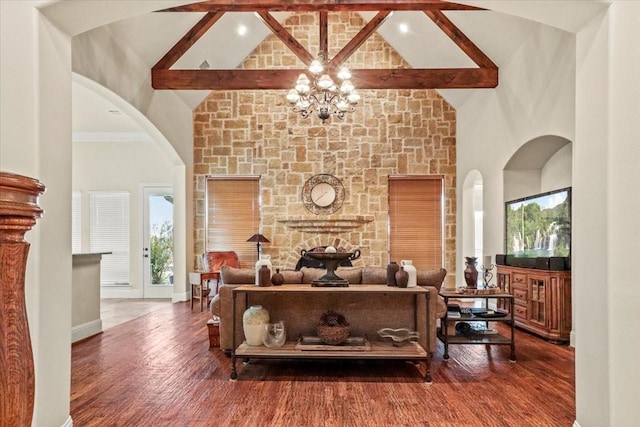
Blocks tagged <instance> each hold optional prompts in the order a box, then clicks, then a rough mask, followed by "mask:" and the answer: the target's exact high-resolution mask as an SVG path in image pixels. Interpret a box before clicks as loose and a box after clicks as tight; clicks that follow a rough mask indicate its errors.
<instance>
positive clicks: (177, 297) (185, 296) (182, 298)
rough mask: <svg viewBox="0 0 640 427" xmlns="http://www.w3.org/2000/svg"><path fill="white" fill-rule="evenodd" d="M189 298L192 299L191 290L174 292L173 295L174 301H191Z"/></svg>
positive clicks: (172, 300) (172, 299)
mask: <svg viewBox="0 0 640 427" xmlns="http://www.w3.org/2000/svg"><path fill="white" fill-rule="evenodd" d="M189 299H191V293H190V292H181V293H179V294H176V293H174V294H173V295H172V296H171V302H173V303H176V302H184V301H189Z"/></svg>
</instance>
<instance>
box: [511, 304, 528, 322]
mask: <svg viewBox="0 0 640 427" xmlns="http://www.w3.org/2000/svg"><path fill="white" fill-rule="evenodd" d="M513 315H514V316H515V317H519V318H521V319H526V318H527V307H526V306H524V305H518V304H516V305H515V306H513Z"/></svg>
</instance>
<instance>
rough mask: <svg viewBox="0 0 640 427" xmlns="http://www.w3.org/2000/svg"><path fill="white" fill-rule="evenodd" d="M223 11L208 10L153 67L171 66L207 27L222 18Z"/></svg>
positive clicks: (165, 67)
mask: <svg viewBox="0 0 640 427" xmlns="http://www.w3.org/2000/svg"><path fill="white" fill-rule="evenodd" d="M222 15H224V12H209V13H207V14H206V15H205V16H204V17H203V18H202V19H201V20H200V21H198V22H197V23H196V25H194V26H193V28H191V29H190V30H189V31H187V33H186V34H185V35H184V36H182V38H181V39H180V41H178V43H176V44H175V45H174V46H173V47H172V48H171V49H170V50H169V52H167V53H166V54H165V55H164V56H163V57H162V58H161V59H160V60H159V61H158V62H157V63H156V65H154V66H153V68H152V70H153V69H167V68H171V66H172V65H173V64H175V63H176V61H177V60H178V59H180V57H181V56H182V55H184V53H185V52H186V51H187V50H189V48H191V46H193V45H194V44H195V42H197V41H198V40H199V39H200V37H202V36H203V35H204V33H206V32H207V31H209V28H211V27H212V26H213V24H215V23H216V22H218V20H219V19H220V18H222Z"/></svg>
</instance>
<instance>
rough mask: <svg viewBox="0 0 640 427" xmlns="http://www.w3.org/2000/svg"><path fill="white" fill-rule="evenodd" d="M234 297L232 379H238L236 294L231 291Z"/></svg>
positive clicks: (232, 309) (232, 310)
mask: <svg viewBox="0 0 640 427" xmlns="http://www.w3.org/2000/svg"><path fill="white" fill-rule="evenodd" d="M231 295H232V303H233V306H232V308H231V313H232V316H231V319H232V320H231V326H232V327H231V330H232V331H233V332H232V333H231V379H232V380H237V379H238V371H237V370H236V292H235V291H231Z"/></svg>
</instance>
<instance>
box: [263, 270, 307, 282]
mask: <svg viewBox="0 0 640 427" xmlns="http://www.w3.org/2000/svg"><path fill="white" fill-rule="evenodd" d="M273 273H274V272H273V271H272V272H271V274H273ZM280 274H282V277H283V278H284V281H283V282H282V283H284V284H285V285H289V284H296V283H303V282H302V271H296V270H280Z"/></svg>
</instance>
